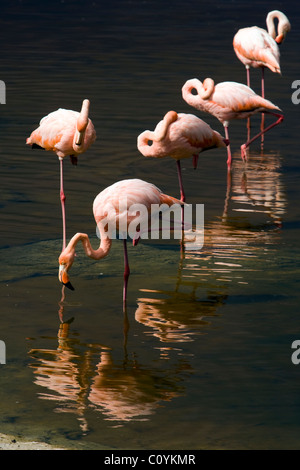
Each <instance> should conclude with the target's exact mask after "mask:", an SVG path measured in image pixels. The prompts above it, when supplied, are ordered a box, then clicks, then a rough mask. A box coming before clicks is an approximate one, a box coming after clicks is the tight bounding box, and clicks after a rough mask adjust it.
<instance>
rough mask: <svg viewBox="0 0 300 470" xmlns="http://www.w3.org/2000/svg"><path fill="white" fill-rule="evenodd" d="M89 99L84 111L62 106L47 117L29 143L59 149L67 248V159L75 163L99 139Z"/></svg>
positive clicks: (84, 105) (64, 230)
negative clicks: (64, 165) (91, 116)
mask: <svg viewBox="0 0 300 470" xmlns="http://www.w3.org/2000/svg"><path fill="white" fill-rule="evenodd" d="M89 107H90V102H89V100H83V102H82V108H81V111H80V113H78V112H77V111H72V110H68V109H62V108H60V109H58V110H57V111H54V112H52V113H50V114H48V115H47V116H45V117H43V118H42V119H41V121H40V125H39V127H38V128H37V129H35V130H34V131H33V132H32V133H31V135H30V137H28V138H27V140H26V144H27V145H31V147H32V148H42V149H44V150H51V151H52V152H55V153H56V155H57V156H58V158H59V161H60V200H61V208H62V219H63V249H64V248H65V246H66V216H65V199H66V197H65V194H64V187H63V159H64V158H65V157H66V156H68V155H69V156H70V158H71V162H72V164H73V165H76V164H77V157H78V155H79V154H81V153H83V152H85V151H86V150H87V149H88V148H89V146H90V145H91V144H92V143H93V142H94V141H95V139H96V132H95V128H94V125H93V123H92V121H91V120H90V119H89V117H88V115H89Z"/></svg>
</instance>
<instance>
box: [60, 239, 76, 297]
mask: <svg viewBox="0 0 300 470" xmlns="http://www.w3.org/2000/svg"><path fill="white" fill-rule="evenodd" d="M74 258H75V249H74V248H73V249H72V250H71V251H70V250H68V251H67V248H66V249H65V250H64V251H63V252H62V253H61V255H60V257H59V259H58V262H59V271H58V279H59V281H60V282H61V283H62V284H64V285H65V286H66V287H68V289H71V290H74V287H73V286H72V284H71V282H70V278H69V274H68V271H69V269H70V268H71V266H72V264H73V261H74Z"/></svg>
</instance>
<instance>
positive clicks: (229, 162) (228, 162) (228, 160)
mask: <svg viewBox="0 0 300 470" xmlns="http://www.w3.org/2000/svg"><path fill="white" fill-rule="evenodd" d="M224 131H225V139H226V140H227V142H228V144H227V170H228V171H230V170H231V162H232V157H231V149H230V141H229V133H228V124H227V123H224Z"/></svg>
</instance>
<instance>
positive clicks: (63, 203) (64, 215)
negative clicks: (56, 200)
mask: <svg viewBox="0 0 300 470" xmlns="http://www.w3.org/2000/svg"><path fill="white" fill-rule="evenodd" d="M59 163H60V201H61V212H62V222H63V247H62V249H63V250H64V249H65V248H66V208H65V201H66V196H65V193H64V174H63V158H61V157H60V158H59Z"/></svg>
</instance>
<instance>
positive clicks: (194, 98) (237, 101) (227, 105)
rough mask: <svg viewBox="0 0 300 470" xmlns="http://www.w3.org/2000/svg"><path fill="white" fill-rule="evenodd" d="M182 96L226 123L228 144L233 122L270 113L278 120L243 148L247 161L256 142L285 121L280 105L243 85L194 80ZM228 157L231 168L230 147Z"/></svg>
mask: <svg viewBox="0 0 300 470" xmlns="http://www.w3.org/2000/svg"><path fill="white" fill-rule="evenodd" d="M182 97H183V99H184V100H185V101H186V102H187V103H188V104H189V105H190V106H193V107H194V108H196V109H198V110H199V111H204V112H207V113H210V114H212V115H213V116H215V117H216V118H217V119H218V120H219V121H220V122H221V123H222V124H223V126H224V129H225V137H226V139H228V141H229V133H228V126H229V122H230V121H231V120H233V119H246V118H249V117H250V116H252V115H253V114H256V113H269V114H272V115H274V116H276V117H277V118H278V119H277V121H276V122H274V123H272V124H270V125H269V126H268V127H267V128H266V129H263V130H262V131H261V132H260V133H259V134H257V135H256V136H254V137H252V139H249V140H248V141H247V142H246V143H245V144H243V145H242V146H241V154H242V158H246V149H247V148H248V147H249V145H250V144H251V143H252V142H253V141H254V140H256V139H257V138H258V137H260V136H261V135H262V134H264V133H266V132H267V131H269V130H270V129H272V128H273V127H274V126H276V125H277V124H279V123H280V122H282V120H283V114H282V111H281V110H280V108H278V106H276V105H275V104H273V103H272V102H271V101H269V100H266V99H265V98H262V97H261V96H259V95H257V94H256V93H255V92H254V91H253V90H252V89H251V88H249V87H248V86H247V85H243V84H242V83H236V82H221V83H218V84H217V85H215V83H214V81H213V80H212V79H211V78H206V79H205V80H204V81H203V83H202V82H201V81H200V80H198V79H197V78H193V79H191V80H188V81H187V82H186V83H185V84H184V85H183V87H182ZM227 154H228V159H227V165H228V169H230V168H231V160H232V157H231V150H230V145H228V146H227Z"/></svg>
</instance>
